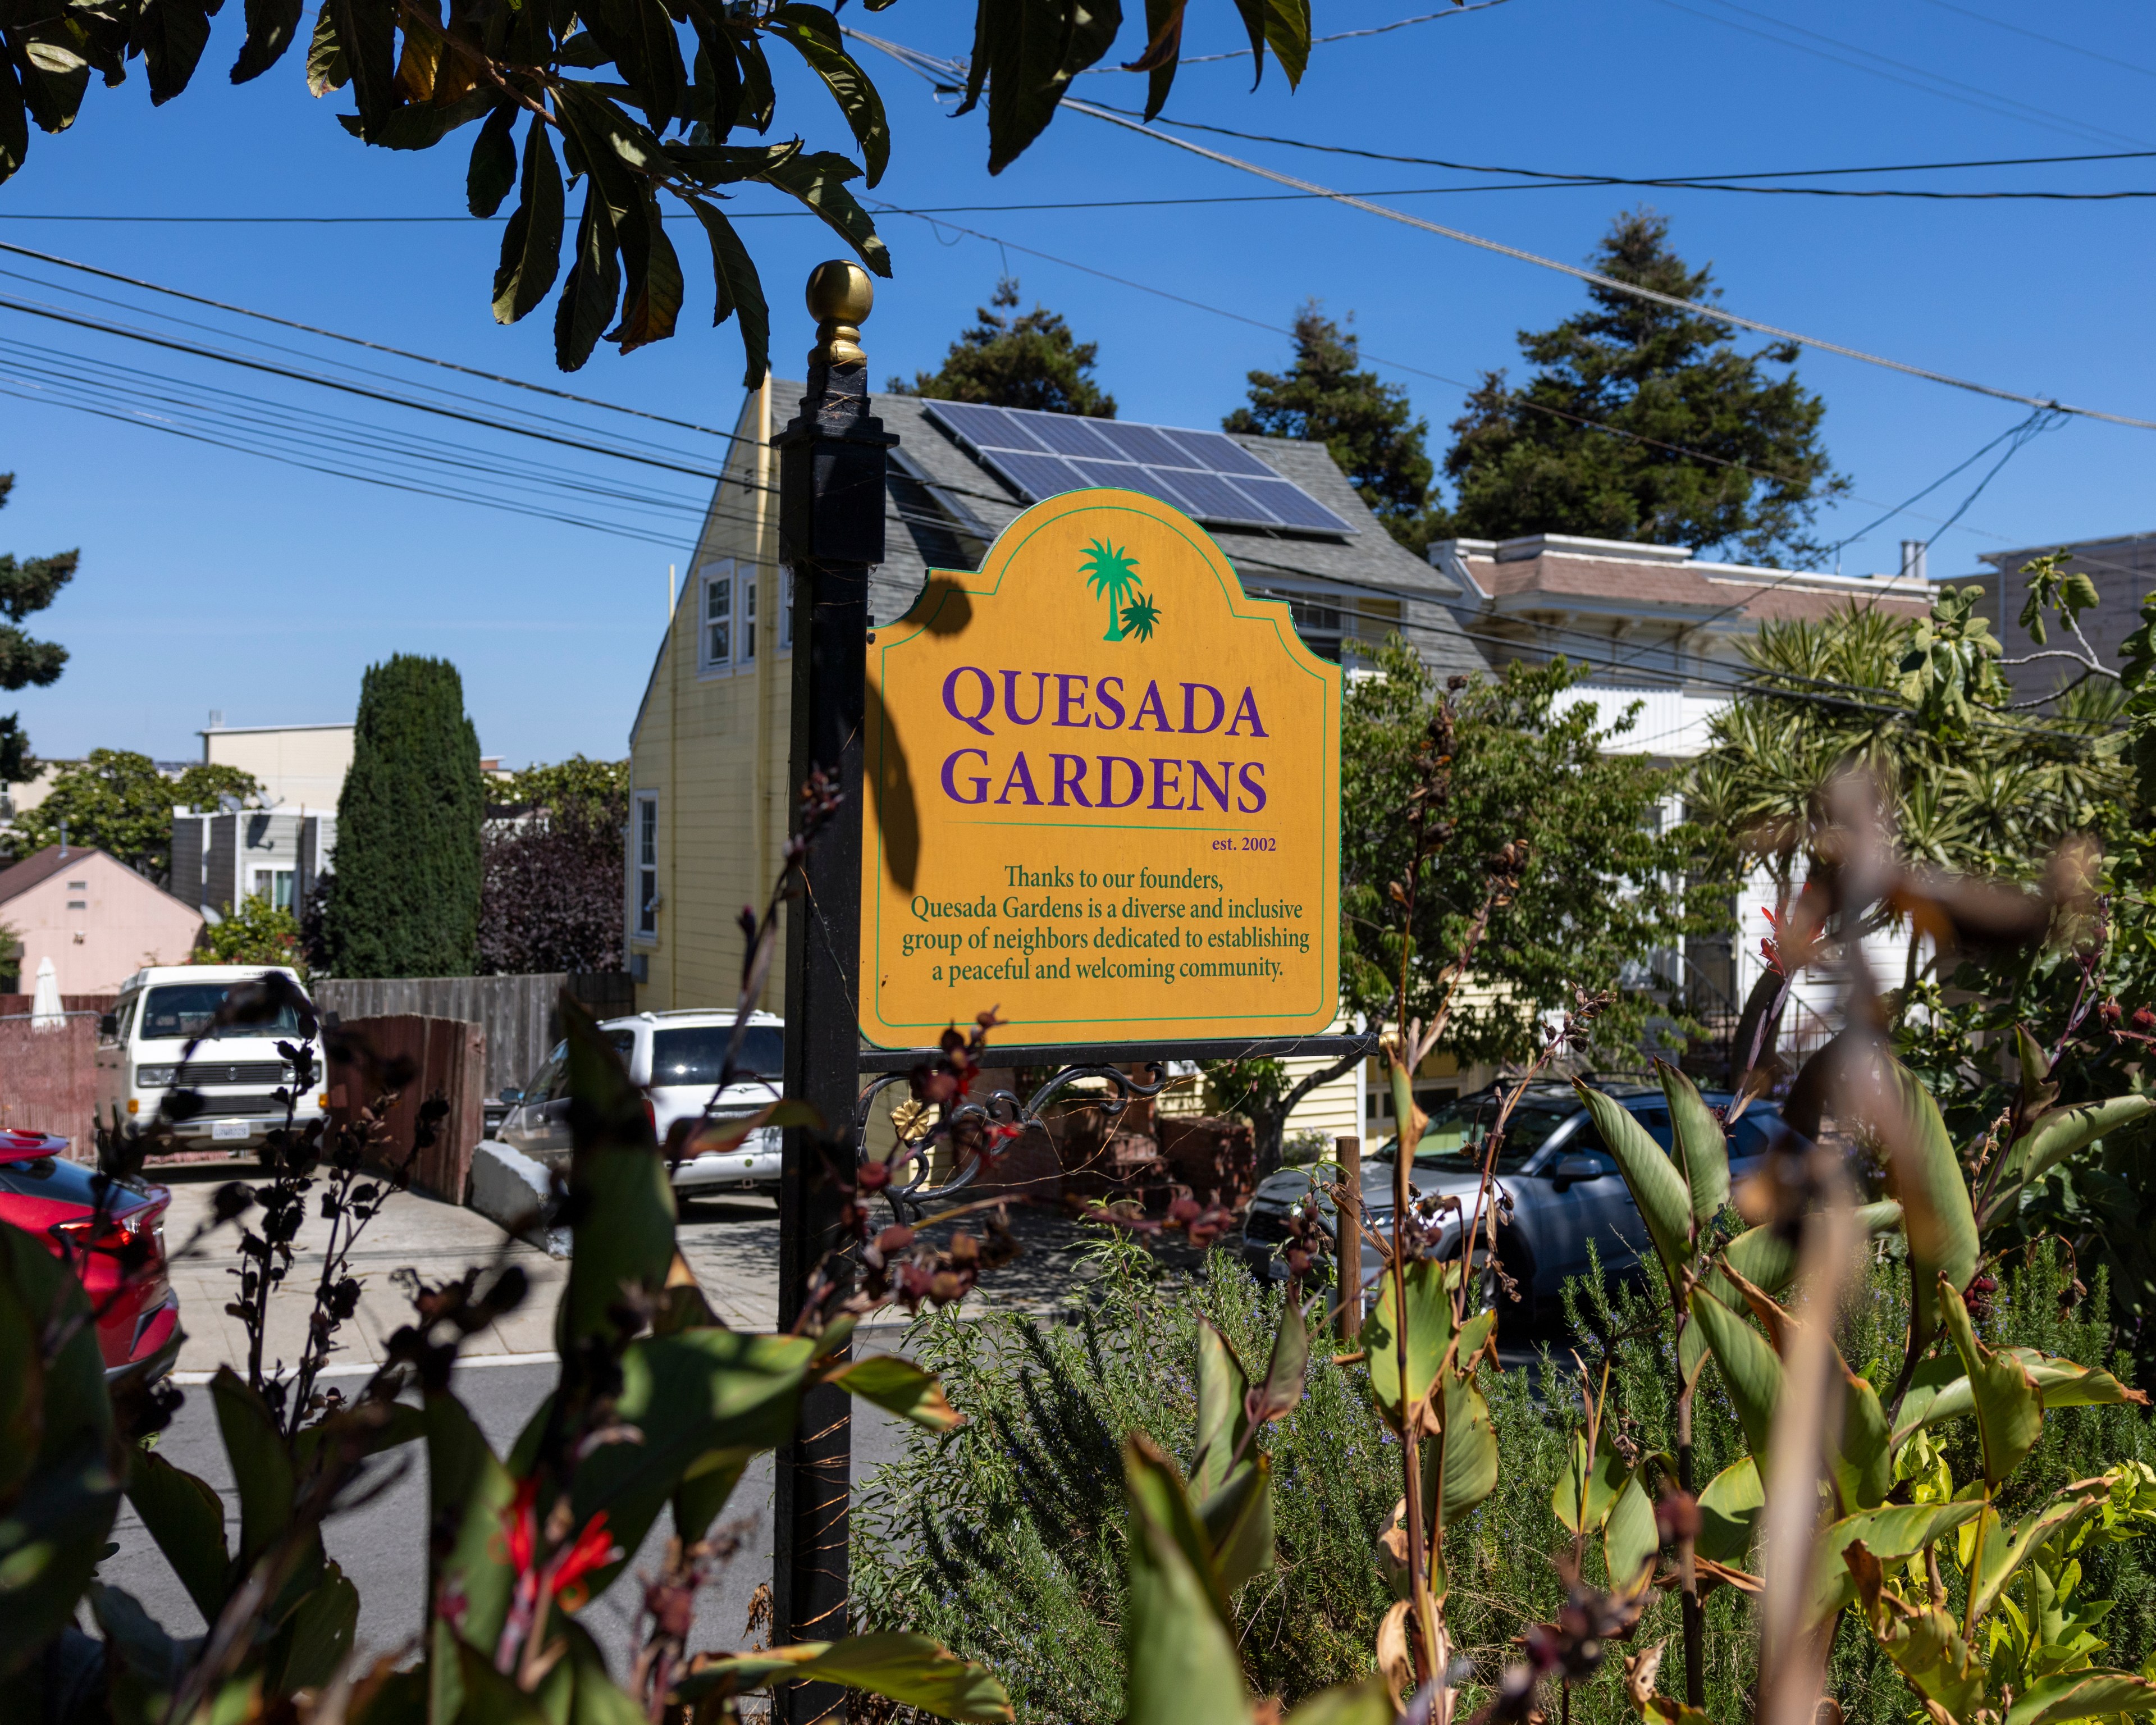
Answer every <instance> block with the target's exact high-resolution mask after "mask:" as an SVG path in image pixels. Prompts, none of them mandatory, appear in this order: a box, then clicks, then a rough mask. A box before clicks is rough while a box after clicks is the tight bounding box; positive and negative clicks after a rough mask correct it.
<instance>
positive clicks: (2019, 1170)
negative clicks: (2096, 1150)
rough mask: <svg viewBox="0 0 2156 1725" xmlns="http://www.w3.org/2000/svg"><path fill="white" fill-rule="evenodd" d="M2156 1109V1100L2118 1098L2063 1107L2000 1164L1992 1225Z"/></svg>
mask: <svg viewBox="0 0 2156 1725" xmlns="http://www.w3.org/2000/svg"><path fill="white" fill-rule="evenodd" d="M2152 1108H2156V1097H2150V1096H2113V1097H2112V1098H2111V1100H2110V1101H2104V1102H2082V1103H2079V1104H2077V1105H2076V1106H2073V1107H2071V1108H2061V1109H2057V1110H2055V1111H2053V1112H2051V1113H2049V1114H2046V1116H2045V1117H2043V1118H2042V1119H2041V1120H2040V1121H2038V1122H2036V1124H2035V1126H2034V1127H2031V1128H2030V1130H2029V1131H2028V1132H2024V1133H2023V1134H2022V1135H2021V1136H2020V1137H2018V1138H2016V1139H2015V1141H2014V1142H2013V1143H2011V1144H2010V1145H2009V1146H2008V1147H2007V1150H2006V1154H2005V1158H2003V1159H2002V1161H2001V1163H2000V1164H1999V1181H1998V1184H1997V1187H1996V1188H1995V1189H1994V1191H1993V1194H1992V1195H1991V1198H1990V1199H1989V1202H1988V1203H1987V1204H1986V1205H1985V1207H1984V1216H1985V1219H1986V1220H1987V1221H1990V1220H1994V1219H1996V1218H1998V1217H1999V1216H2000V1215H2002V1214H2005V1211H2006V1210H2007V1209H2010V1207H2011V1205H2012V1203H2013V1200H2014V1199H2015V1197H2016V1196H2017V1195H2018V1194H2020V1192H2022V1191H2023V1190H2025V1189H2026V1188H2028V1187H2030V1186H2033V1185H2035V1183H2037V1182H2038V1181H2039V1180H2041V1179H2042V1178H2044V1176H2045V1175H2046V1174H2047V1173H2050V1172H2051V1170H2052V1169H2053V1168H2056V1167H2057V1166H2058V1165H2059V1164H2060V1163H2062V1162H2064V1161H2065V1160H2066V1158H2068V1157H2070V1156H2076V1155H2078V1154H2080V1153H2081V1152H2082V1151H2083V1150H2086V1149H2087V1148H2088V1147H2089V1146H2090V1145H2091V1144H2093V1143H2094V1142H2096V1141H2097V1139H2099V1138H2101V1137H2105V1136H2107V1134H2109V1133H2111V1132H2117V1130H2118V1129H2119V1128H2120V1127H2124V1126H2131V1125H2132V1124H2133V1122H2136V1121H2138V1120H2141V1119H2143V1118H2144V1117H2146V1116H2147V1115H2148V1112H2149V1111H2150V1110H2151V1109H2152Z"/></svg>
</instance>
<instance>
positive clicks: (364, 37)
mask: <svg viewBox="0 0 2156 1725" xmlns="http://www.w3.org/2000/svg"><path fill="white" fill-rule="evenodd" d="M322 10H323V12H324V13H327V14H329V15H330V16H331V17H333V18H335V19H336V39H337V44H338V46H339V47H340V48H341V50H342V51H343V58H344V67H343V69H344V71H345V73H346V75H347V76H348V77H349V78H350V79H351V80H352V99H353V100H355V101H356V102H357V103H358V105H359V117H360V121H361V131H360V136H362V137H364V138H368V139H372V137H373V136H374V134H375V133H376V132H377V131H379V130H380V129H381V127H382V124H383V122H384V121H387V120H388V117H389V116H390V114H391V113H392V112H393V110H395V108H396V107H397V105H398V100H399V92H398V89H397V13H396V8H394V6H393V5H392V4H390V3H389V0H323V4H322Z"/></svg>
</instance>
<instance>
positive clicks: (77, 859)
mask: <svg viewBox="0 0 2156 1725" xmlns="http://www.w3.org/2000/svg"><path fill="white" fill-rule="evenodd" d="M93 856H101V857H103V858H104V859H105V860H106V861H107V862H110V863H118V864H119V866H120V867H121V868H122V869H126V870H127V872H128V873H129V874H131V875H134V876H135V878H136V880H140V881H141V883H142V884H143V885H144V886H146V887H148V888H149V889H150V891H152V892H164V893H165V896H166V897H167V898H175V895H174V894H172V893H169V892H165V889H164V888H163V887H162V886H158V885H157V882H156V881H154V880H151V879H150V878H149V877H148V876H146V875H143V874H141V873H140V872H139V871H138V870H134V869H130V868H127V865H126V864H125V863H123V862H121V861H120V859H119V858H118V857H116V856H114V855H112V854H111V853H110V851H106V850H100V849H99V848H98V847H97V846H96V845H69V846H68V848H67V849H66V850H61V849H60V847H59V845H47V846H45V848H44V850H37V851H33V852H32V853H31V854H30V855H28V856H26V857H24V858H23V860H22V861H20V862H18V863H17V864H15V865H13V867H12V868H6V869H0V905H3V904H5V903H7V902H8V900H9V899H11V898H16V897H18V896H21V895H22V894H23V893H25V892H28V891H29V890H30V889H31V888H32V887H33V886H38V885H40V884H41V883H43V882H44V881H47V880H51V879H52V878H53V876H54V875H57V874H60V873H62V872H63V871H64V870H68V869H79V868H80V867H82V866H83V865H84V864H85V863H87V862H88V861H89V860H90V858H92V857H93ZM176 901H177V902H179V903H182V904H184V903H186V901H185V900H183V899H178V900H176ZM187 908H188V909H189V910H193V908H194V906H192V905H188V906H187Z"/></svg>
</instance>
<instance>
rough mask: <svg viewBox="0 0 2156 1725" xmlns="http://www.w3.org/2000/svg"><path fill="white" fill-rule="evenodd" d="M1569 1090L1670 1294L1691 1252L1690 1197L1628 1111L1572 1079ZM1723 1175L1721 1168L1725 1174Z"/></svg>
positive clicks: (1673, 1166) (1666, 1159) (1663, 1154)
mask: <svg viewBox="0 0 2156 1725" xmlns="http://www.w3.org/2000/svg"><path fill="white" fill-rule="evenodd" d="M1573 1089H1574V1090H1576V1091H1578V1092H1579V1096H1580V1100H1581V1101H1584V1102H1585V1103H1586V1104H1587V1111H1588V1113H1589V1115H1590V1116H1592V1117H1593V1118H1594V1125H1595V1128H1596V1130H1598V1131H1599V1132H1600V1133H1601V1134H1602V1142H1604V1144H1605V1145H1607V1146H1608V1147H1609V1153H1610V1155H1611V1156H1613V1157H1614V1158H1616V1161H1617V1169H1618V1172H1619V1173H1621V1174H1623V1175H1624V1176H1625V1185H1626V1186H1627V1187H1629V1188H1630V1190H1631V1194H1632V1202H1633V1203H1634V1204H1637V1205H1638V1206H1639V1209H1640V1216H1641V1217H1642V1218H1643V1219H1645V1222H1646V1224H1647V1234H1648V1236H1649V1237H1650V1239H1651V1240H1653V1241H1654V1243H1655V1255H1657V1256H1658V1257H1660V1258H1661V1260H1662V1273H1663V1274H1664V1275H1665V1276H1667V1277H1668V1278H1669V1283H1670V1288H1671V1292H1672V1294H1673V1295H1676V1294H1677V1293H1678V1291H1680V1290H1681V1288H1682V1286H1683V1278H1684V1266H1685V1263H1686V1260H1688V1259H1689V1258H1690V1257H1691V1194H1689V1193H1688V1192H1687V1191H1686V1189H1685V1180H1684V1176H1683V1175H1682V1174H1681V1173H1678V1172H1677V1167H1676V1163H1673V1162H1671V1160H1670V1158H1669V1153H1667V1152H1666V1151H1665V1150H1664V1149H1663V1148H1662V1147H1661V1145H1660V1144H1657V1143H1656V1142H1655V1141H1654V1139H1653V1138H1652V1137H1650V1136H1649V1135H1648V1132H1647V1129H1646V1127H1644V1126H1642V1125H1640V1122H1639V1121H1638V1120H1637V1119H1635V1117H1634V1116H1633V1114H1632V1111H1631V1110H1630V1109H1629V1108H1627V1107H1625V1106H1624V1105H1623V1104H1622V1103H1620V1102H1619V1101H1616V1100H1615V1099H1614V1097H1611V1096H1604V1095H1603V1093H1602V1092H1601V1091H1599V1090H1595V1089H1594V1088H1592V1087H1591V1086H1588V1085H1586V1084H1583V1083H1581V1082H1580V1081H1578V1079H1574V1080H1573ZM1724 1177H1725V1178H1727V1168H1725V1169H1724Z"/></svg>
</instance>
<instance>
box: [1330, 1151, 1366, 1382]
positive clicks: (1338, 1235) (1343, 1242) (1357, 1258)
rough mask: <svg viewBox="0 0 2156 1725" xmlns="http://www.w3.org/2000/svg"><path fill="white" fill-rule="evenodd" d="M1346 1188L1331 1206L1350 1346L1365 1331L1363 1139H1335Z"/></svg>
mask: <svg viewBox="0 0 2156 1725" xmlns="http://www.w3.org/2000/svg"><path fill="white" fill-rule="evenodd" d="M1332 1153H1333V1159H1334V1160H1335V1161H1337V1163H1339V1164H1340V1184H1341V1186H1342V1188H1343V1190H1342V1193H1341V1194H1340V1199H1339V1202H1338V1203H1337V1204H1334V1206H1333V1208H1332V1226H1333V1261H1334V1262H1335V1264H1336V1265H1337V1266H1338V1270H1337V1279H1338V1283H1339V1286H1338V1288H1337V1293H1338V1295H1339V1298H1340V1339H1341V1340H1342V1342H1344V1343H1347V1345H1348V1346H1349V1347H1350V1348H1353V1346H1354V1345H1355V1343H1356V1339H1357V1338H1358V1337H1360V1336H1361V1334H1362V1333H1363V1141H1362V1140H1361V1139H1360V1138H1358V1137H1337V1138H1335V1139H1334V1140H1333V1141H1332Z"/></svg>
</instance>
